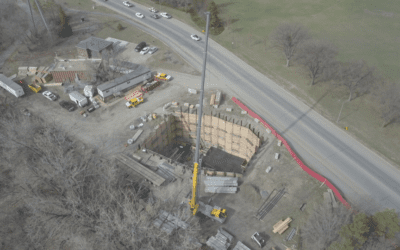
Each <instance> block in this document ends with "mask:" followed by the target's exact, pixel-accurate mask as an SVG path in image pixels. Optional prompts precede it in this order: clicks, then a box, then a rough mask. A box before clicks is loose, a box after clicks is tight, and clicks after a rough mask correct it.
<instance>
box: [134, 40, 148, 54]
mask: <svg viewBox="0 0 400 250" xmlns="http://www.w3.org/2000/svg"><path fill="white" fill-rule="evenodd" d="M144 47H146V42H141V43H139V44H138V45H137V46H136V48H135V51H136V52H140V51H141V50H142V49H143V48H144Z"/></svg>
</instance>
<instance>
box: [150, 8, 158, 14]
mask: <svg viewBox="0 0 400 250" xmlns="http://www.w3.org/2000/svg"><path fill="white" fill-rule="evenodd" d="M149 11H150V12H153V13H157V12H158V10H156V9H154V8H153V7H151V8H149Z"/></svg>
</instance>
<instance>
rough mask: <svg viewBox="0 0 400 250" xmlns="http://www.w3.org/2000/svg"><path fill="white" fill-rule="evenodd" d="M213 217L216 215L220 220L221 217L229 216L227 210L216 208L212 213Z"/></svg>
mask: <svg viewBox="0 0 400 250" xmlns="http://www.w3.org/2000/svg"><path fill="white" fill-rule="evenodd" d="M211 215H214V216H215V217H217V218H220V217H226V216H227V214H226V209H222V208H220V207H219V208H214V209H213V210H212V211H211Z"/></svg>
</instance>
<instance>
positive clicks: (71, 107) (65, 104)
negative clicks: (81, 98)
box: [60, 101, 76, 112]
mask: <svg viewBox="0 0 400 250" xmlns="http://www.w3.org/2000/svg"><path fill="white" fill-rule="evenodd" d="M60 106H61V107H63V108H64V109H66V110H68V111H69V112H71V111H74V110H75V108H76V106H75V104H73V103H72V102H69V101H61V102H60Z"/></svg>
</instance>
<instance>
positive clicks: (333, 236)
mask: <svg viewBox="0 0 400 250" xmlns="http://www.w3.org/2000/svg"><path fill="white" fill-rule="evenodd" d="M350 219H351V212H350V211H349V210H347V209H346V208H345V207H344V206H342V205H339V207H338V208H332V206H331V205H330V204H326V203H325V204H324V205H321V206H320V207H317V208H316V209H315V210H314V212H313V213H312V214H311V215H310V217H309V219H308V221H307V222H306V224H305V225H304V227H303V228H302V230H301V234H302V238H303V239H304V241H305V243H306V245H307V247H308V248H310V249H326V248H327V247H328V246H329V245H330V244H331V243H332V242H334V241H335V240H337V239H338V238H339V231H340V229H341V227H342V226H343V225H345V224H346V223H348V222H350Z"/></svg>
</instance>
